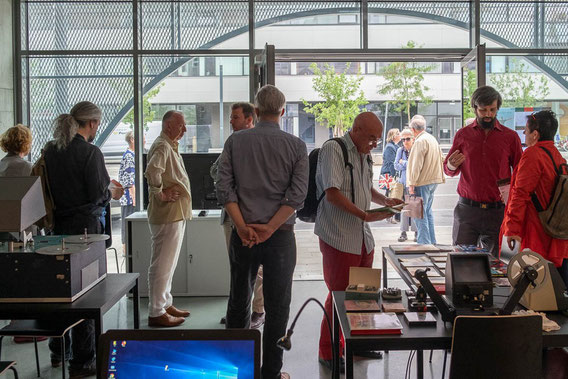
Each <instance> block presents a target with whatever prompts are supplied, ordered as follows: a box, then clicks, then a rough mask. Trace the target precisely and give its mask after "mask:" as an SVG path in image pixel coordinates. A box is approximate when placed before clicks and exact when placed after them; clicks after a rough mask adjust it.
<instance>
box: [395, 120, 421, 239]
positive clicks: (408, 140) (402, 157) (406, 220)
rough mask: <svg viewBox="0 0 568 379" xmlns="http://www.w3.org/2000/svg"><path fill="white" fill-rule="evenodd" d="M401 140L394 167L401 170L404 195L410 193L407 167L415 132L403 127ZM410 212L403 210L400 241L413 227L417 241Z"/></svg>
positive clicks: (405, 237) (400, 179)
mask: <svg viewBox="0 0 568 379" xmlns="http://www.w3.org/2000/svg"><path fill="white" fill-rule="evenodd" d="M400 140H401V141H402V146H401V147H399V148H398V150H397V152H396V158H395V161H394V168H395V169H396V170H397V171H398V172H400V178H399V181H400V182H401V183H402V184H403V185H404V195H408V187H407V186H406V167H407V165H408V157H409V156H410V150H411V149H412V145H413V144H414V134H413V133H412V131H411V130H410V129H408V128H406V129H403V130H402V132H400ZM408 213H409V212H408V211H402V212H401V216H400V218H401V222H400V237H398V242H404V241H406V240H407V239H408V236H407V235H406V232H408V230H409V229H412V231H413V232H414V241H416V225H415V224H414V223H413V222H412V219H411V218H410V217H409V216H408Z"/></svg>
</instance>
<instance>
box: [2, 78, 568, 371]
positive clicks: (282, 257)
mask: <svg viewBox="0 0 568 379" xmlns="http://www.w3.org/2000/svg"><path fill="white" fill-rule="evenodd" d="M285 103H286V100H285V97H284V94H283V93H282V92H281V91H280V90H278V88H276V87H274V86H271V85H266V86H264V87H262V88H261V89H260V90H259V91H258V93H257V95H256V98H255V104H254V106H253V105H252V104H248V103H236V104H234V105H233V107H232V112H231V125H232V127H233V131H234V133H232V134H231V136H229V138H228V139H227V141H226V142H225V145H224V149H223V152H222V154H221V155H220V157H219V159H218V161H217V162H215V164H214V165H213V167H212V168H211V175H212V176H213V178H214V180H215V184H216V190H217V197H218V200H219V202H220V204H222V205H223V207H224V216H223V220H222V222H223V225H224V229H225V231H226V237H227V241H226V242H227V249H228V257H229V262H230V275H231V280H230V283H231V284H230V294H229V300H228V305H227V312H226V319H225V320H224V321H225V323H226V327H227V328H249V327H258V326H260V325H261V324H262V323H263V322H264V325H265V326H264V331H263V344H262V349H263V365H262V376H263V378H271V379H273V378H274V379H276V378H289V375H288V374H287V373H285V372H282V371H281V369H282V357H283V356H282V350H281V349H280V348H278V347H277V345H276V342H277V340H278V339H279V338H280V337H282V336H283V335H285V333H286V326H287V323H288V318H289V311H290V302H291V291H292V277H293V272H294V269H295V265H296V252H297V248H296V239H295V234H294V224H295V211H297V210H299V209H301V208H302V207H303V202H304V199H305V197H306V194H307V188H308V170H309V162H308V155H307V149H306V145H305V143H304V142H303V141H301V140H300V139H299V138H298V137H295V136H293V135H291V134H289V133H286V132H284V131H283V130H281V128H280V121H281V117H282V116H283V114H284V110H285ZM501 103H502V100H501V96H500V95H499V93H498V92H497V91H495V90H494V89H493V88H491V87H480V88H479V89H478V90H477V91H475V93H474V94H473V96H472V99H471V106H472V108H473V109H474V111H475V114H476V118H475V120H473V122H472V123H471V124H468V125H466V126H465V127H464V128H462V129H460V130H459V131H458V132H457V133H456V135H455V138H454V143H453V145H452V147H451V149H450V151H449V153H448V154H447V156H446V158H445V160H444V159H443V157H442V153H441V150H440V147H439V145H438V143H437V141H436V139H435V138H434V137H433V136H432V135H430V134H429V133H427V132H426V121H425V119H424V117H422V116H415V117H413V118H412V120H411V122H410V125H409V128H407V129H404V130H402V132H400V133H399V135H395V134H394V133H393V136H392V142H393V143H394V144H396V143H398V141H402V146H400V147H397V148H396V150H395V151H391V152H390V153H394V154H391V155H394V159H393V162H392V163H393V164H392V167H393V169H394V170H396V171H397V172H398V173H399V174H398V175H399V177H400V179H399V180H400V181H401V182H402V183H403V184H404V186H405V194H407V195H416V196H419V197H421V198H422V200H423V213H424V217H423V218H422V219H412V220H410V219H409V217H408V215H406V214H404V213H403V214H402V218H401V228H402V229H401V232H402V233H401V236H400V238H399V241H404V240H406V239H407V235H406V232H407V230H408V229H407V228H409V227H411V225H412V227H414V228H415V230H416V237H417V238H416V239H417V242H418V243H420V244H427V243H436V237H435V228H434V221H433V217H432V201H433V195H434V192H435V190H436V187H437V186H438V184H440V183H443V182H444V180H445V179H444V173H445V175H448V176H457V175H460V179H459V184H458V194H459V201H458V204H457V205H456V208H455V210H454V227H453V242H454V244H467V245H480V246H483V247H486V248H487V249H488V250H489V251H490V252H491V253H493V254H494V255H498V254H499V247H500V240H501V239H504V240H505V241H506V243H508V244H509V245H510V246H511V247H513V245H516V244H519V246H520V248H521V249H523V248H530V249H532V250H534V251H536V252H538V253H540V254H541V255H543V256H544V257H545V258H546V259H548V260H550V261H552V262H553V263H554V264H555V266H557V267H559V269H562V267H563V266H564V270H568V267H566V266H567V261H568V259H567V258H568V241H566V240H558V239H554V238H551V237H550V236H548V235H547V234H546V233H545V232H544V230H543V228H542V225H541V224H540V220H539V218H538V215H537V211H536V209H535V207H534V206H533V205H532V202H531V195H533V194H534V195H536V197H537V198H538V200H539V201H540V203H541V204H542V206H543V207H544V208H546V207H547V206H548V203H549V201H550V194H551V193H552V191H553V187H554V185H555V180H556V175H557V174H556V171H555V170H554V167H553V165H552V163H551V162H550V158H549V157H548V154H547V152H546V151H548V152H549V153H550V154H551V156H552V158H553V160H554V163H555V164H556V165H557V166H558V165H560V164H561V163H564V162H565V161H564V159H563V158H562V156H561V155H560V153H559V152H558V150H557V149H556V148H555V147H554V143H553V138H554V135H555V134H556V131H557V128H558V122H557V121H556V117H555V115H554V113H552V112H551V111H541V112H538V113H535V114H533V115H532V116H530V117H529V118H528V120H527V125H526V128H525V132H524V133H525V137H526V145H527V146H528V147H527V149H526V151H525V152H524V153H523V152H522V149H521V142H520V139H519V137H518V135H517V134H516V133H515V132H514V131H512V130H510V129H508V128H506V127H504V126H502V125H501V124H500V123H499V122H498V121H497V120H496V114H497V111H498V109H499V107H500V106H501ZM100 120H101V111H100V109H99V108H98V107H97V106H96V105H94V104H92V103H90V102H81V103H79V104H77V105H75V106H74V107H73V109H71V112H70V113H69V114H64V115H61V116H59V117H58V118H57V120H56V123H55V124H56V128H55V132H54V140H53V141H50V142H49V143H48V144H47V145H46V146H45V147H44V149H43V152H42V154H43V158H44V159H45V163H46V166H47V169H48V172H49V178H48V179H49V185H50V187H51V189H52V192H53V197H54V199H53V200H54V202H55V205H56V211H55V228H54V232H55V233H57V234H80V233H83V231H84V228H87V229H88V232H89V233H101V232H102V231H103V228H104V217H103V216H104V211H105V207H106V206H107V205H108V203H109V201H110V199H111V198H112V199H120V198H121V197H122V196H123V195H124V188H123V187H122V186H116V185H115V186H111V185H110V179H109V176H108V173H107V171H106V168H105V165H104V158H103V155H102V153H101V151H100V150H99V149H98V148H97V147H96V146H94V145H93V144H91V142H92V141H93V139H94V137H95V135H96V132H97V129H98V126H99V124H100ZM185 132H186V123H185V120H184V117H183V114H182V113H180V112H178V111H173V110H172V111H168V112H166V113H165V114H164V116H163V120H162V132H161V134H160V136H159V137H158V138H157V139H156V140H155V141H154V143H153V144H152V147H151V148H150V150H149V153H148V164H147V168H146V171H145V177H146V178H147V180H148V188H149V206H148V220H149V228H150V232H151V235H152V258H151V264H150V267H149V269H148V282H149V309H148V325H150V326H162V327H163V326H165V327H169V326H177V325H180V324H181V323H183V322H184V319H185V318H186V317H188V316H189V311H186V310H181V309H178V308H176V307H175V306H174V305H173V299H172V296H171V294H170V290H171V281H172V277H173V272H174V270H175V266H176V264H177V260H178V256H179V253H180V249H181V244H182V240H183V234H184V230H185V223H186V221H187V220H189V219H190V218H191V215H192V209H191V188H190V183H189V179H188V176H187V172H186V170H185V167H184V165H183V161H182V159H181V156H180V154H179V145H178V141H179V140H180V139H181V138H182V137H183V135H184V133H185ZM382 135H383V124H382V122H381V121H380V120H379V118H378V117H377V116H376V115H375V114H374V113H372V112H363V113H361V114H359V115H358V116H357V117H356V118H355V120H354V123H353V126H352V128H351V130H350V131H348V132H347V133H346V134H345V135H344V136H343V137H341V138H340V140H339V141H338V140H334V141H331V140H330V141H328V142H326V143H324V144H323V146H322V148H321V150H320V151H319V155H318V161H317V171H316V173H315V181H316V186H317V197H318V199H319V198H321V201H320V202H319V204H318V209H317V216H316V221H315V228H314V233H315V234H316V235H317V236H318V238H319V246H320V251H321V253H322V259H323V275H324V281H325V283H326V286H327V288H328V291H329V292H328V296H327V299H326V302H325V309H326V311H327V313H328V314H329V315H331V314H332V313H331V312H332V298H331V292H332V291H341V290H345V288H346V287H347V285H348V281H349V268H350V267H353V266H355V267H371V266H372V263H373V259H374V248H375V241H374V237H373V235H372V232H371V229H370V226H369V223H370V222H373V221H379V220H384V219H387V218H388V217H390V216H391V214H390V213H388V212H369V211H368V210H369V208H370V205H371V202H373V203H376V204H379V205H385V206H394V205H397V204H400V203H401V202H402V200H401V199H394V198H389V197H388V196H385V195H383V194H381V193H380V192H379V191H378V190H377V189H376V188H374V186H373V159H372V156H371V150H372V149H374V148H376V146H377V144H378V143H379V142H380V140H381V136H382ZM389 138H391V136H390V135H389ZM127 139H128V141H129V142H132V145H131V148H130V150H133V139H132V138H131V136H130V137H127ZM341 145H343V146H341ZM30 146H31V133H30V132H29V129H28V128H26V127H24V126H21V125H17V126H15V127H13V128H11V129H9V130H8V131H7V132H6V133H5V134H4V135H3V136H2V138H1V140H0V147H1V148H2V149H3V150H4V151H7V152H8V155H7V156H6V157H5V158H3V159H2V160H1V161H0V175H16V176H21V175H29V174H30V172H31V169H32V166H31V164H30V163H29V162H28V161H26V160H25V159H24V157H25V156H26V155H27V154H28V153H29V151H30ZM344 148H345V150H346V152H347V162H348V163H349V164H348V165H346V160H345V158H344ZM545 150H546V151H545ZM390 153H389V154H390ZM124 159H127V160H132V161H133V152H132V155H131V154H129V153H128V152H127V153H126V154H125V157H123V160H124ZM121 176H124V177H127V178H129V181H126V180H125V182H128V183H129V184H128V185H127V187H129V188H130V187H131V186H132V185H133V184H134V181H133V178H132V177H133V173H131V172H126V171H125V172H124V173H121ZM511 176H512V179H511V189H510V194H509V197H508V201H507V202H506V205H505V203H504V202H503V200H502V198H501V195H500V192H499V189H498V187H497V181H498V180H499V179H503V178H510V177H511ZM127 199H130V200H128V201H127V202H126V204H124V205H126V206H127V205H133V204H132V202H133V201H134V200H133V199H134V190H133V189H132V192H130V191H129V193H128V194H127ZM564 277H565V278H566V277H567V276H566V275H565V276H564ZM253 292H254V298H255V301H254V303H255V304H254V306H253V313H252V317H251V302H252V299H253V295H252V294H253ZM71 339H72V344H66V346H71V349H72V351H73V354H72V357H71V361H70V374H71V376H72V377H82V376H86V375H92V374H94V372H95V360H94V330H93V323H92V321H90V322H89V321H87V322H83V323H81V324H79V325H78V326H76V327H75V328H74V329H73V331H72V334H71ZM341 342H342V341H341ZM49 346H50V349H51V351H52V356H51V361H52V365H53V366H57V365H59V364H60V363H61V360H62V359H66V357H70V356H69V354H70V352H61V351H58V346H59V345H58V344H57V343H53V344H52V343H50V345H49ZM342 350H343V349H341V351H342ZM366 355H367V356H370V357H374V358H380V356H381V354H380V352H370V353H367V354H366ZM318 358H319V361H320V363H321V364H322V365H324V366H326V367H331V362H332V347H331V336H330V335H329V329H328V326H327V323H326V319H325V317H324V319H323V320H322V323H321V332H320V341H319V352H318Z"/></svg>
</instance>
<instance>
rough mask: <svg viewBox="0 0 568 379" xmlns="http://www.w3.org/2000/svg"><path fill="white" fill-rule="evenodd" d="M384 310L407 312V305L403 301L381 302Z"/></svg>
mask: <svg viewBox="0 0 568 379" xmlns="http://www.w3.org/2000/svg"><path fill="white" fill-rule="evenodd" d="M381 306H382V307H383V311H385V312H390V313H404V312H406V307H405V306H404V305H403V304H402V303H385V302H383V303H382V304H381Z"/></svg>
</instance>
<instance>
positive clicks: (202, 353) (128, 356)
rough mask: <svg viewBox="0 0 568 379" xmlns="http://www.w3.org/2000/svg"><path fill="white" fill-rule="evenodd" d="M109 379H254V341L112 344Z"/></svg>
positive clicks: (119, 342) (115, 342) (119, 341)
mask: <svg viewBox="0 0 568 379" xmlns="http://www.w3.org/2000/svg"><path fill="white" fill-rule="evenodd" d="M109 351H110V356H109V358H108V375H107V378H109V379H126V378H152V379H159V378H167V379H181V378H200V379H253V378H254V342H253V341H246V340H245V341H227V340H224V341H203V340H201V341H183V340H178V341H176V340H169V341H134V340H129V341H121V340H118V341H112V342H111V347H110V350H109Z"/></svg>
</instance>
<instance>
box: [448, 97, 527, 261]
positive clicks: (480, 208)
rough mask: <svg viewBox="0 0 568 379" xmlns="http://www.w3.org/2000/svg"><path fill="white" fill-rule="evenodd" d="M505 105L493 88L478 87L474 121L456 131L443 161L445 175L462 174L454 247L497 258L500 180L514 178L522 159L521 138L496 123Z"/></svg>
mask: <svg viewBox="0 0 568 379" xmlns="http://www.w3.org/2000/svg"><path fill="white" fill-rule="evenodd" d="M501 103H502V99H501V95H500V94H499V92H497V91H496V90H495V89H494V88H492V87H489V86H483V87H479V88H478V89H477V90H476V91H475V92H474V93H473V95H472V97H471V107H472V108H473V110H474V112H475V116H476V118H475V121H474V122H473V123H472V124H470V125H467V126H465V127H463V128H462V129H460V130H458V132H457V133H456V135H455V137H454V143H453V145H452V148H451V149H450V151H449V152H448V156H447V157H446V160H445V161H444V171H445V173H446V174H447V175H449V176H456V175H460V180H459V183H458V194H459V200H458V204H457V205H456V208H455V209H454V227H453V231H452V237H453V243H454V244H464V245H478V246H481V247H484V248H486V249H487V250H489V251H490V252H491V253H492V254H493V255H494V256H497V255H498V253H499V246H498V245H499V229H500V227H501V223H502V222H503V216H504V204H503V202H502V201H501V196H500V194H499V188H498V186H497V181H498V180H499V179H505V178H510V177H511V172H512V171H513V169H514V168H515V166H517V163H519V160H520V159H521V154H522V150H521V140H520V139H519V136H518V135H517V133H516V132H515V131H513V130H511V129H509V128H507V127H505V126H503V125H501V124H500V123H499V121H497V119H496V116H497V111H498V110H499V108H500V107H501Z"/></svg>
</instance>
